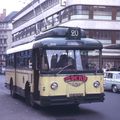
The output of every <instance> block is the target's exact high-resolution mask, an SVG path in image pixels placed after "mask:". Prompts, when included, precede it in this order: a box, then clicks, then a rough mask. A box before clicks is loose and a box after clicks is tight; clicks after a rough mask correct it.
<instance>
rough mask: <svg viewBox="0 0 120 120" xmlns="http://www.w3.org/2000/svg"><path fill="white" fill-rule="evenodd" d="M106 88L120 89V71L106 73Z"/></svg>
mask: <svg viewBox="0 0 120 120" xmlns="http://www.w3.org/2000/svg"><path fill="white" fill-rule="evenodd" d="M104 88H105V90H112V91H113V92H118V91H120V71H106V72H105V73H104Z"/></svg>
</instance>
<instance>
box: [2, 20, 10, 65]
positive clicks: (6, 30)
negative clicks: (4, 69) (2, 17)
mask: <svg viewBox="0 0 120 120" xmlns="http://www.w3.org/2000/svg"><path fill="white" fill-rule="evenodd" d="M11 34H12V24H11V23H8V22H0V67H1V66H5V54H6V49H7V46H10V45H9V44H10V43H11V42H12V35H11Z"/></svg>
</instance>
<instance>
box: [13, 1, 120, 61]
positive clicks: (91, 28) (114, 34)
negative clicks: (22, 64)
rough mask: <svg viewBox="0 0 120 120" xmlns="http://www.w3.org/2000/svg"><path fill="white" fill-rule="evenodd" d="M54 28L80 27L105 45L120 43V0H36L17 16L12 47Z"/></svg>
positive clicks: (14, 23)
mask: <svg viewBox="0 0 120 120" xmlns="http://www.w3.org/2000/svg"><path fill="white" fill-rule="evenodd" d="M55 26H71V27H80V28H82V29H84V30H85V31H86V33H87V36H88V37H90V38H94V39H98V40H99V41H100V42H102V43H103V45H110V44H117V43H120V27H119V26H120V0H74V1H72V0H33V1H32V2H31V3H30V4H28V5H27V6H26V7H24V8H23V9H22V10H21V11H19V12H18V14H17V15H16V16H15V17H14V21H13V31H12V37H13V44H12V47H14V46H16V45H19V44H24V43H27V42H30V41H32V40H34V37H35V35H36V34H39V33H40V32H42V31H45V30H47V29H50V28H52V27H55ZM106 57H107V56H106ZM108 60H109V59H108Z"/></svg>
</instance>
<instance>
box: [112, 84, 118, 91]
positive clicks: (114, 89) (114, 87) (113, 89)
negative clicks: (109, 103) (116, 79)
mask: <svg viewBox="0 0 120 120" xmlns="http://www.w3.org/2000/svg"><path fill="white" fill-rule="evenodd" d="M112 92H114V93H117V92H118V88H117V86H116V85H113V86H112Z"/></svg>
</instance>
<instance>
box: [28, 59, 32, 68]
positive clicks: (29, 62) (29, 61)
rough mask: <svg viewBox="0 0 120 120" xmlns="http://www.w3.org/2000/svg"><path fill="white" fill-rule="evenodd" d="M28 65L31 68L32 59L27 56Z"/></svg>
mask: <svg viewBox="0 0 120 120" xmlns="http://www.w3.org/2000/svg"><path fill="white" fill-rule="evenodd" d="M28 65H29V68H32V61H31V59H30V58H29V60H28Z"/></svg>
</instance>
